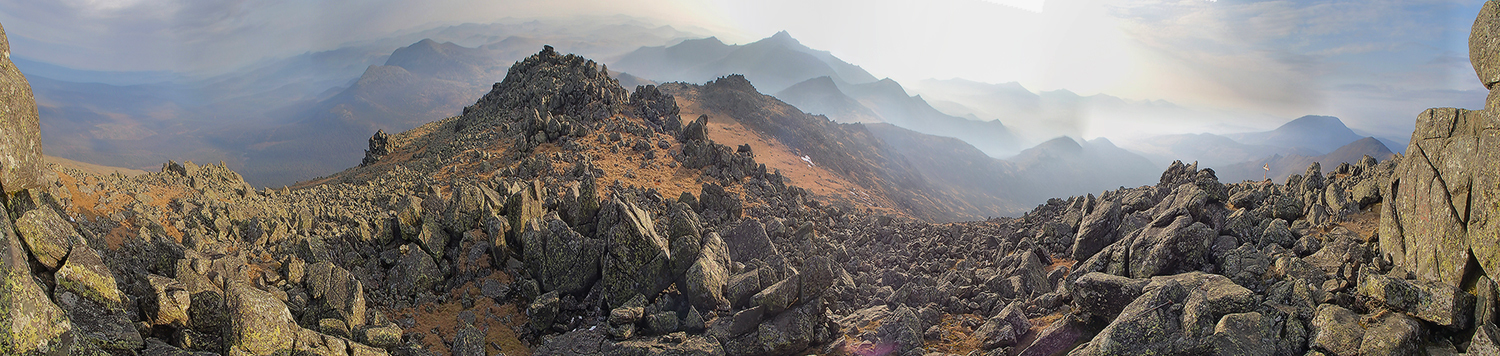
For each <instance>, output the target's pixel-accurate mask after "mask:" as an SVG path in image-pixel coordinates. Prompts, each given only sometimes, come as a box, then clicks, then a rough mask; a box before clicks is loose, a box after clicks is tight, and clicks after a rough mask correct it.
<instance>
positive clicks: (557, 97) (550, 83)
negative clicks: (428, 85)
mask: <svg viewBox="0 0 1500 356" xmlns="http://www.w3.org/2000/svg"><path fill="white" fill-rule="evenodd" d="M628 95H629V93H628V92H626V91H625V89H624V88H621V87H620V82H619V81H618V80H615V79H613V78H610V77H609V74H608V73H607V72H605V71H604V70H603V68H601V67H600V66H599V65H598V64H596V63H594V61H593V60H591V59H587V58H583V57H582V56H578V55H574V54H568V55H562V54H558V53H557V51H556V50H554V49H553V48H552V46H550V45H549V46H543V47H542V50H541V52H537V54H534V55H531V56H530V57H526V59H523V60H521V61H520V62H517V63H516V64H515V65H513V66H511V67H510V70H509V71H508V72H506V74H505V79H504V80H502V81H501V82H500V83H496V84H495V86H494V88H493V89H492V90H490V92H489V93H488V94H485V95H484V97H483V98H480V99H479V102H477V103H475V104H474V105H473V106H470V107H467V108H464V118H465V120H471V118H473V119H483V118H487V117H489V116H492V115H496V114H502V113H504V112H507V111H516V110H517V109H523V108H528V107H529V108H532V109H535V110H536V111H539V112H547V113H551V114H555V115H556V114H561V115H569V116H576V117H579V118H589V119H594V118H597V116H601V115H602V116H608V115H613V114H615V113H618V112H619V110H620V106H621V105H623V104H624V103H625V101H626V98H627V96H628ZM523 111H524V110H523ZM523 114H524V112H523Z"/></svg>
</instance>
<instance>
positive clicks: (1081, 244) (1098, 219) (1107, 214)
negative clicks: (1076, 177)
mask: <svg viewBox="0 0 1500 356" xmlns="http://www.w3.org/2000/svg"><path fill="white" fill-rule="evenodd" d="M1093 208H1094V211H1093V212H1090V213H1088V215H1086V216H1084V218H1083V221H1082V222H1081V223H1080V224H1079V226H1078V236H1077V237H1075V238H1074V240H1073V259H1074V260H1078V261H1083V260H1087V259H1088V258H1089V257H1092V256H1094V254H1095V253H1099V250H1102V249H1104V246H1109V244H1111V243H1114V242H1115V240H1117V239H1119V233H1118V230H1119V227H1120V204H1119V203H1116V202H1114V201H1111V200H1105V201H1102V202H1100V203H1099V204H1097V205H1095V206H1094V207H1093Z"/></svg>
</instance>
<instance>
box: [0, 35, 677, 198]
mask: <svg viewBox="0 0 1500 356" xmlns="http://www.w3.org/2000/svg"><path fill="white" fill-rule="evenodd" d="M701 36H702V35H700V34H696V33H691V32H684V31H681V30H678V29H676V28H672V27H670V26H660V25H655V24H652V23H651V22H649V21H645V20H641V19H636V18H631V17H624V16H612V17H604V18H589V17H580V18H575V19H564V20H548V21H526V22H514V21H513V22H505V23H493V24H464V25H455V26H444V27H437V28H433V29H429V30H422V31H411V32H405V33H396V34H392V35H390V36H387V37H384V38H381V39H378V40H371V41H364V42H359V43H350V44H346V45H344V46H342V47H339V48H333V49H329V50H326V51H322V52H310V53H305V54H301V55H296V56H292V57H287V58H282V59H276V60H268V61H264V62H261V63H257V64H254V65H251V66H248V67H245V68H240V69H236V70H232V71H228V72H226V73H219V74H213V75H208V76H189V75H183V74H177V75H174V74H168V73H156V72H97V71H80V70H73V69H68V68H64V67H59V66H55V65H48V64H45V63H40V62H35V61H32V62H27V61H24V60H23V61H22V62H21V63H20V64H19V65H18V67H20V68H21V70H23V71H25V72H28V74H30V78H33V79H32V81H33V82H34V83H36V87H37V88H36V97H37V102H38V107H39V110H40V112H41V114H40V115H41V116H42V117H43V118H44V120H42V121H43V128H42V131H43V132H42V140H43V142H44V143H45V144H46V145H47V147H48V148H49V150H48V152H49V153H50V154H52V155H56V156H59V157H64V158H70V159H75V160H79V161H84V162H91V163H99V164H106V165H112V166H123V167H131V168H152V167H156V166H159V165H160V164H161V162H164V161H166V160H169V159H175V160H183V159H192V160H195V161H199V162H214V161H223V162H226V163H227V164H228V165H230V166H232V167H236V169H238V170H240V172H241V173H242V174H244V175H245V177H246V180H247V181H248V182H250V183H251V184H254V185H256V186H281V185H288V184H292V183H294V182H297V181H302V180H308V179H312V178H315V177H317V176H321V175H326V174H329V173H333V172H336V171H338V170H339V169H342V168H344V167H348V166H349V165H352V164H358V162H359V160H360V155H361V153H360V152H359V150H360V147H362V146H363V145H364V144H365V142H364V141H365V139H366V138H368V137H369V135H370V134H371V133H373V132H374V131H375V130H378V129H383V130H386V131H392V132H397V131H401V130H405V129H409V128H412V127H415V126H416V125H418V124H421V123H426V122H430V121H432V120H436V119H440V118H443V117H448V116H453V115H457V114H459V113H460V111H461V110H462V108H463V106H464V105H467V104H472V103H473V102H474V100H475V99H478V98H479V96H481V95H483V94H484V93H485V92H487V91H488V90H489V89H490V87H491V85H492V84H494V83H496V82H499V81H500V80H501V79H503V77H504V74H505V70H506V68H507V67H509V65H510V64H511V63H513V62H515V61H517V60H520V59H522V58H524V57H525V56H527V55H529V54H531V53H534V52H535V50H536V48H540V47H541V46H542V44H544V43H545V44H551V45H553V46H556V47H557V48H560V49H565V50H567V51H570V52H573V53H580V54H586V55H589V56H592V57H597V58H610V57H614V56H619V55H621V54H623V53H626V52H629V51H632V50H635V49H637V48H640V47H643V46H653V45H654V46H660V45H662V44H667V43H674V42H678V41H681V40H683V39H686V38H696V37H701ZM32 72H34V74H33V73H32ZM52 77H57V78H52ZM90 78H98V79H97V80H91V79H90ZM95 82H106V83H108V84H103V83H95Z"/></svg>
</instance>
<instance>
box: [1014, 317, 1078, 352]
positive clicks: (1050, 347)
mask: <svg viewBox="0 0 1500 356" xmlns="http://www.w3.org/2000/svg"><path fill="white" fill-rule="evenodd" d="M1087 332H1088V330H1087V328H1086V327H1085V326H1084V322H1083V320H1080V319H1078V318H1077V317H1074V316H1073V315H1063V317H1062V318H1061V319H1058V320H1057V321H1054V322H1052V324H1051V325H1047V328H1045V329H1042V331H1041V332H1038V333H1037V336H1036V340H1035V341H1032V342H1031V345H1029V346H1026V348H1025V349H1023V350H1021V352H1020V353H1019V354H1018V355H1020V356H1047V355H1057V354H1059V353H1063V352H1066V351H1068V350H1069V349H1072V348H1073V346H1074V345H1077V344H1078V343H1079V342H1081V341H1083V340H1080V339H1082V338H1083V335H1084V334H1085V333H1087Z"/></svg>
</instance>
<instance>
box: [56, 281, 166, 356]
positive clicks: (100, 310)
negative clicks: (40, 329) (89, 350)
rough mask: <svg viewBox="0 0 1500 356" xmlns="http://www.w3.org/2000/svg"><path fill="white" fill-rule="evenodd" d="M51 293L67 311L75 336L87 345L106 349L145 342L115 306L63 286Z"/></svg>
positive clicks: (122, 347) (138, 344) (137, 347)
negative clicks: (86, 297) (82, 295)
mask: <svg viewBox="0 0 1500 356" xmlns="http://www.w3.org/2000/svg"><path fill="white" fill-rule="evenodd" d="M54 295H55V298H54V299H56V300H57V303H58V307H61V308H62V309H63V310H64V311H66V312H67V314H68V320H69V321H71V322H72V324H73V327H74V330H75V332H74V335H75V337H77V338H81V339H82V340H84V341H85V342H86V343H88V344H90V346H95V347H99V348H101V349H106V350H135V349H139V348H141V346H143V345H144V344H143V343H144V341H143V340H142V338H141V333H140V332H139V331H137V330H136V328H135V324H134V323H131V322H130V319H128V318H126V316H125V312H124V311H122V310H119V309H118V307H111V306H109V305H106V304H103V303H99V302H97V301H93V300H88V299H84V298H83V297H80V296H78V295H77V294H73V292H71V291H66V290H61V291H59V292H57V293H55V294H54Z"/></svg>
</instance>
